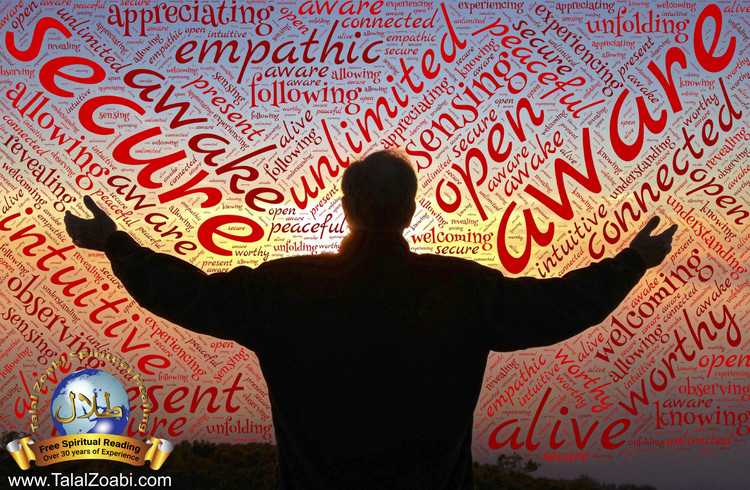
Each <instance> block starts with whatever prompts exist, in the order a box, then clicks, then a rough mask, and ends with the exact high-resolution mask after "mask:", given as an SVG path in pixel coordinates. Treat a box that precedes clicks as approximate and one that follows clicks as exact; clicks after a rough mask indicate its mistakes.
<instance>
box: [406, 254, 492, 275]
mask: <svg viewBox="0 0 750 490" xmlns="http://www.w3.org/2000/svg"><path fill="white" fill-rule="evenodd" d="M411 256H412V258H413V260H414V261H415V262H416V264H418V266H420V267H423V268H426V269H430V270H435V271H445V272H465V273H467V274H480V273H483V272H489V271H492V270H493V269H491V268H489V267H487V266H485V265H482V264H480V263H479V262H475V261H473V260H470V259H465V258H462V257H453V256H450V255H438V254H430V253H426V254H415V253H413V254H411Z"/></svg>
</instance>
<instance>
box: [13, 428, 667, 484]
mask: <svg viewBox="0 0 750 490" xmlns="http://www.w3.org/2000/svg"><path fill="white" fill-rule="evenodd" d="M18 435H19V434H18V433H16V432H5V433H2V434H1V435H0V440H2V441H3V445H5V444H6V443H8V442H9V441H11V440H13V439H15V438H16V437H18ZM3 449H4V447H3ZM0 453H1V454H0V482H2V483H1V484H3V485H4V484H5V482H7V476H8V475H19V474H21V470H19V469H18V466H16V464H15V462H13V460H12V458H11V457H10V455H9V454H8V453H7V451H5V450H3V451H0ZM538 468H539V464H538V463H536V462H534V461H532V460H526V461H524V460H523V458H522V457H521V456H520V455H518V454H510V455H505V454H504V455H500V456H498V458H497V464H494V465H491V464H479V463H474V468H473V469H474V481H475V484H474V485H475V490H498V489H503V490H655V489H654V488H653V487H650V486H635V485H612V484H603V483H599V482H597V481H595V480H593V479H591V478H589V477H586V476H581V477H579V478H577V479H575V480H557V479H550V478H535V477H533V476H531V473H533V472H535V471H536V470H537V469H538ZM51 471H55V472H62V473H76V474H83V473H85V472H98V473H99V474H102V475H107V474H117V473H124V474H128V473H132V474H133V475H134V476H133V478H134V479H135V478H137V475H153V474H155V473H154V472H153V471H151V470H149V469H148V468H147V467H133V466H129V465H126V464H124V463H115V462H111V461H99V460H81V461H68V462H65V463H59V464H56V465H54V466H51V467H45V468H37V467H32V468H31V469H30V470H28V471H26V472H23V473H24V474H39V475H44V474H49V473H50V472H51ZM277 471H278V466H277V460H276V447H275V446H272V445H270V444H254V443H251V444H227V443H220V444H216V443H212V442H206V441H193V442H188V441H183V442H180V443H179V444H177V445H176V446H175V448H174V451H172V454H171V455H170V456H169V459H168V460H167V462H166V464H165V465H164V467H163V468H162V469H161V470H159V472H158V474H163V475H169V476H171V477H172V488H178V489H182V488H190V489H203V488H207V489H215V490H224V489H227V490H235V489H237V488H247V489H250V490H276V482H277V479H276V475H277ZM384 490H387V489H384Z"/></svg>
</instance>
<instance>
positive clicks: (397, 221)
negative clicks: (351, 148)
mask: <svg viewBox="0 0 750 490" xmlns="http://www.w3.org/2000/svg"><path fill="white" fill-rule="evenodd" d="M341 187H342V190H343V191H344V199H343V201H342V204H343V206H344V214H345V215H346V221H347V222H348V223H349V227H350V228H352V229H355V230H357V229H360V230H361V229H366V230H376V231H401V230H403V229H404V228H406V227H407V226H409V223H410V222H411V218H412V216H414V209H415V204H414V198H415V196H416V195H417V176H416V174H415V173H414V169H412V167H411V164H410V163H409V161H408V160H407V159H406V158H405V157H404V156H402V155H401V154H399V153H396V152H393V151H387V150H385V151H377V152H375V153H371V154H370V155H368V156H367V157H365V158H364V159H362V160H358V161H356V162H353V163H351V164H350V165H349V167H348V168H347V169H346V171H345V172H344V177H343V179H342V181H341Z"/></svg>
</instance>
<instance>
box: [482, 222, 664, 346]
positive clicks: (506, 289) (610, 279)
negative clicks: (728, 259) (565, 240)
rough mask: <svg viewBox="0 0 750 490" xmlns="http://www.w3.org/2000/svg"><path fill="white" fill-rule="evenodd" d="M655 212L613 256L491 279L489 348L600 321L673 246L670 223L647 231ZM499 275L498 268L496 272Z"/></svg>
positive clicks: (560, 334) (536, 342) (538, 340)
mask: <svg viewBox="0 0 750 490" xmlns="http://www.w3.org/2000/svg"><path fill="white" fill-rule="evenodd" d="M658 224H659V218H658V217H655V218H653V219H651V221H649V222H648V224H646V226H645V227H644V228H643V230H641V231H640V232H639V233H638V235H636V237H635V239H634V240H633V241H632V242H631V244H630V246H629V247H628V248H626V249H625V250H623V251H622V252H620V253H619V254H617V255H616V256H615V257H612V258H609V259H604V260H602V261H600V262H596V263H594V264H591V265H590V266H588V267H585V268H582V269H578V270H575V271H571V272H569V273H567V274H565V275H564V276H562V277H559V278H551V279H536V278H533V277H519V278H515V279H510V278H500V279H495V281H494V282H495V287H496V288H497V290H499V291H498V296H499V300H498V299H495V300H494V304H493V307H492V309H493V315H492V316H493V321H492V324H491V326H490V345H491V349H493V350H499V351H512V350H519V349H527V348H531V347H539V346H544V345H550V344H555V343H557V342H560V341H562V340H565V339H567V338H570V337H572V336H574V335H576V334H578V333H580V332H582V331H583V330H585V329H586V328H588V327H591V326H593V325H596V324H598V323H600V322H602V321H603V320H604V319H605V318H606V317H607V315H609V314H610V313H611V312H612V311H613V310H614V309H615V308H616V307H617V306H618V305H619V304H620V303H621V302H622V300H623V299H625V297H626V296H627V295H628V293H629V292H630V290H631V289H633V287H634V286H635V285H636V284H638V281H639V280H640V279H641V277H643V274H644V273H645V272H646V270H647V269H648V268H650V267H654V266H656V265H658V264H660V263H661V262H662V260H664V258H665V257H666V256H667V254H668V253H669V251H670V250H671V247H672V237H673V236H674V232H675V231H676V229H677V225H673V226H671V227H670V228H668V229H667V230H666V231H664V232H663V233H661V234H658V235H654V236H652V235H651V232H652V231H654V230H655V229H656V227H657V226H658ZM498 275H499V273H498Z"/></svg>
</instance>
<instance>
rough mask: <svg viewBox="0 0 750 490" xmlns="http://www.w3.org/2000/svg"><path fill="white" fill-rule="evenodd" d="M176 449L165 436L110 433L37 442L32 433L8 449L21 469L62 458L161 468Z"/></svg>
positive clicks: (9, 445)
mask: <svg viewBox="0 0 750 490" xmlns="http://www.w3.org/2000/svg"><path fill="white" fill-rule="evenodd" d="M173 448H174V446H173V444H172V443H171V442H169V441H167V440H165V439H159V438H157V437H151V438H149V439H147V440H146V441H140V440H138V439H133V438H131V437H124V436H118V435H109V434H76V435H68V436H59V437H52V438H50V439H44V440H42V441H34V440H33V439H32V438H31V436H26V437H22V438H20V439H16V440H14V441H11V442H9V443H8V444H7V445H6V449H7V450H8V452H9V453H10V455H11V456H12V457H13V460H14V461H15V462H16V463H17V464H18V466H19V468H21V469H22V470H28V469H29V468H31V462H32V461H34V462H35V463H36V465H37V466H48V465H51V464H55V463H62V462H63V461H74V460H79V459H106V460H109V461H118V462H120V463H127V464H130V465H133V466H143V465H145V464H146V463H147V462H148V463H149V468H151V469H152V470H158V469H159V468H161V466H162V465H163V464H164V462H165V461H166V460H167V457H169V454H170V453H171V452H172V449H173Z"/></svg>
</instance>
